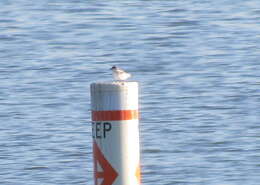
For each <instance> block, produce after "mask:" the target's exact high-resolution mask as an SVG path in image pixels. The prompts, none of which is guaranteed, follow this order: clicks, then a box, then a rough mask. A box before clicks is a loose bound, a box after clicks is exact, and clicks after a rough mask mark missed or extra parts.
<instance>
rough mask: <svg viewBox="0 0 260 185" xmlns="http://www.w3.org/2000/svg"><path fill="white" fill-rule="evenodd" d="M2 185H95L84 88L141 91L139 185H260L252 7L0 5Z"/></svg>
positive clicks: (259, 39)
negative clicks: (120, 76)
mask: <svg viewBox="0 0 260 185" xmlns="http://www.w3.org/2000/svg"><path fill="white" fill-rule="evenodd" d="M0 7H1V8H0V82H1V83H0V122H1V127H0V184H1V185H61V184H64V185H66V184H68V185H92V184H93V178H92V173H93V169H92V167H93V165H92V137H91V125H90V97H89V95H90V93H89V85H90V83H92V82H96V81H106V80H112V76H111V74H110V71H109V70H108V69H109V68H110V67H111V66H112V65H118V66H119V67H122V68H124V69H126V70H127V71H129V72H131V73H132V75H133V80H136V81H139V82H140V86H141V89H140V91H141V93H140V102H141V103H140V106H141V117H142V119H141V123H140V131H141V146H142V147H141V148H142V151H141V156H142V179H143V180H142V181H143V185H204V184H207V185H239V184H246V185H259V184H260V175H259V174H260V134H259V133H260V2H259V1H258V0H250V1H244V0H229V1H228V0H219V1H209V0H187V1H183V0H172V1H169V0H161V1H159V0H151V1H145V0H124V1H116V0H111V1H100V0H98V1H92V0H90V1H83V0H70V1H66V0H43V1H39V0H36V1H27V0H12V1H9V0H1V1H0Z"/></svg>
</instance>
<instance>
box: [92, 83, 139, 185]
mask: <svg viewBox="0 0 260 185" xmlns="http://www.w3.org/2000/svg"><path fill="white" fill-rule="evenodd" d="M91 108H92V137H93V160H94V179H95V185H140V184H141V173H140V147H139V112H138V83H137V82H109V83H93V84H91Z"/></svg>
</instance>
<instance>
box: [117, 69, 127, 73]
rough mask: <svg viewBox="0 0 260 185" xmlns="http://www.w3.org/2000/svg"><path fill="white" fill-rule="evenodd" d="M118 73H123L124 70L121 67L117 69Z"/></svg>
mask: <svg viewBox="0 0 260 185" xmlns="http://www.w3.org/2000/svg"><path fill="white" fill-rule="evenodd" d="M117 72H118V73H125V71H124V70H123V69H117Z"/></svg>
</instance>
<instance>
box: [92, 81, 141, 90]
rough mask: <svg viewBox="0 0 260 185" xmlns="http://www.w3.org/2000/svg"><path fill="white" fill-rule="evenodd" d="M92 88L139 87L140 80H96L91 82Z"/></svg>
mask: <svg viewBox="0 0 260 185" xmlns="http://www.w3.org/2000/svg"><path fill="white" fill-rule="evenodd" d="M90 87H91V90H95V91H98V90H99V89H100V90H102V91H124V90H129V89H138V82H134V81H113V82H94V83H92V84H91V86H90Z"/></svg>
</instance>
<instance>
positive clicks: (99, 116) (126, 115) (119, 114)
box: [92, 110, 139, 121]
mask: <svg viewBox="0 0 260 185" xmlns="http://www.w3.org/2000/svg"><path fill="white" fill-rule="evenodd" d="M138 118H139V113H138V110H105V111H92V121H121V120H132V119H138Z"/></svg>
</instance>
